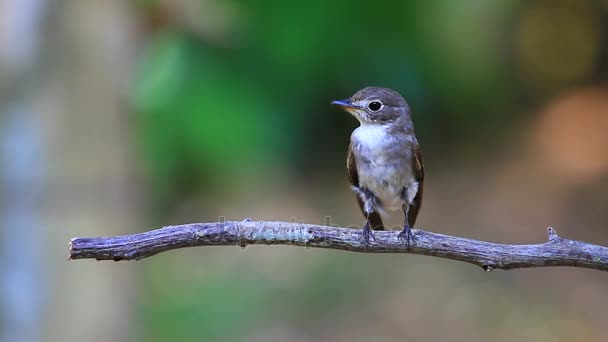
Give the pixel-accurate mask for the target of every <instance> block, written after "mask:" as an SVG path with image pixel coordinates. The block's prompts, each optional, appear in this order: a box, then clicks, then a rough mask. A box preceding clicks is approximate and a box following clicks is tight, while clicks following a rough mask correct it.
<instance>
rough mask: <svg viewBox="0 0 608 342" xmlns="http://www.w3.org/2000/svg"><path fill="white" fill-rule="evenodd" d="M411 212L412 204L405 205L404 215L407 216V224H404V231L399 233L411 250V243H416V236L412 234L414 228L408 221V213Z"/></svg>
mask: <svg viewBox="0 0 608 342" xmlns="http://www.w3.org/2000/svg"><path fill="white" fill-rule="evenodd" d="M409 211H410V204H407V203H406V204H404V205H403V214H405V223H404V224H403V230H402V231H401V233H399V239H400V240H405V246H406V247H407V249H410V245H411V242H412V241H414V234H412V228H411V227H410V222H409V220H408V213H409Z"/></svg>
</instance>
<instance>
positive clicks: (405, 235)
mask: <svg viewBox="0 0 608 342" xmlns="http://www.w3.org/2000/svg"><path fill="white" fill-rule="evenodd" d="M398 238H399V240H401V241H405V246H406V248H407V249H410V247H411V245H412V242H415V241H416V239H415V238H414V234H413V233H412V229H411V228H410V225H409V224H405V226H404V227H403V230H402V231H401V233H399V235H398Z"/></svg>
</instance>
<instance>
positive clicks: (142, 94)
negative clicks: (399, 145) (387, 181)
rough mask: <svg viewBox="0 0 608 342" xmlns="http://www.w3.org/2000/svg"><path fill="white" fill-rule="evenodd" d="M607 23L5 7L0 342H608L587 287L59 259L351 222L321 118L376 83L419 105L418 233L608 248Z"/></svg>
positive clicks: (297, 262)
mask: <svg viewBox="0 0 608 342" xmlns="http://www.w3.org/2000/svg"><path fill="white" fill-rule="evenodd" d="M606 23H608V1H606V0H578V1H567V0H553V1H549V0H544V1H541V0H530V1H509V0H495V1H482V0H461V1H456V0H445V1H439V0H436V1H396V0H395V1H389V0H376V1H363V0H351V1H321V0H310V1H307V2H289V1H279V0H267V1H259V0H257V1H256V0H250V1H243V0H173V1H170V0H157V1H153V0H150V1H143V0H142V1H124V0H79V1H76V0H72V1H65V0H64V1H54V2H51V1H48V0H0V227H1V229H0V239H1V240H0V254H1V255H0V274H1V276H0V285H1V286H0V340H1V341H7V342H9V341H10V342H13V341H82V340H86V341H170V340H175V341H219V340H222V341H224V340H229V341H309V340H321V341H330V340H331V341H350V340H354V341H370V340H378V341H403V340H412V341H445V340H448V339H449V340H450V341H488V340H492V341H606V340H608V324H606V323H608V311H606V307H608V297H607V296H606V293H607V289H608V274H606V273H602V272H599V271H590V270H581V269H574V268H547V269H530V270H516V271H509V272H493V273H485V272H482V270H481V269H479V268H477V267H474V266H471V265H468V264H463V263H459V262H454V261H448V260H441V259H435V258H430V257H421V256H408V255H360V254H353V253H345V252H339V251H329V250H316V249H315V250H310V251H307V250H305V249H302V248H293V247H280V246H273V247H266V246H250V247H247V248H246V249H245V250H244V251H242V250H240V249H239V248H237V247H234V248H232V247H222V248H217V247H216V248H192V249H182V250H177V251H172V252H167V253H164V254H161V255H158V256H155V257H152V258H149V259H145V260H142V261H139V262H119V263H111V262H99V263H98V262H94V261H72V262H68V261H67V243H68V241H69V239H70V238H71V237H74V236H99V235H102V236H105V235H117V234H130V233H135V232H141V231H145V230H149V229H153V228H158V227H161V226H163V225H169V224H179V223H187V222H206V221H216V220H218V219H219V218H220V217H226V218H227V219H229V220H233V219H234V220H241V219H244V218H246V217H250V218H252V219H259V220H281V221H289V220H291V219H295V220H297V221H304V222H308V223H329V222H330V223H331V224H338V225H342V226H347V225H359V226H360V225H361V224H362V223H363V217H362V215H361V214H360V213H359V209H358V207H357V205H356V202H355V200H354V196H353V194H352V193H351V191H350V187H349V184H348V181H347V179H346V171H345V151H346V148H347V145H348V141H349V135H350V132H351V131H352V130H353V129H354V128H355V127H356V126H357V123H356V120H355V119H354V118H352V117H350V116H349V115H348V114H346V113H344V112H341V111H340V110H338V109H336V108H332V107H331V106H330V105H329V103H330V101H331V100H333V99H340V98H345V97H348V96H350V95H352V94H353V93H354V92H355V91H356V90H358V89H359V88H362V87H364V86H369V85H375V86H384V87H389V88H393V89H395V90H397V91H399V92H400V93H401V94H403V95H404V97H405V98H406V99H407V100H408V102H409V103H410V105H411V107H412V112H413V120H414V123H415V126H416V132H417V136H418V140H419V141H420V143H421V145H422V149H423V152H424V157H425V164H426V170H427V171H426V173H427V175H426V184H425V202H424V205H423V207H422V210H421V215H420V217H419V219H418V225H419V228H423V229H426V230H430V231H434V232H439V233H445V234H452V235H459V236H465V237H470V238H476V239H482V240H489V241H496V242H502V243H536V242H541V241H544V240H545V239H546V227H547V226H553V227H555V228H556V229H557V231H558V233H559V234H561V235H563V236H566V237H568V238H572V239H577V240H585V241H590V242H594V243H597V244H603V245H608V232H607V231H606V222H607V221H608V210H607V208H608V207H607V202H606V199H607V198H608V134H607V132H608V87H607V85H606V83H607V81H608V25H607V24H606ZM400 222H401V217H399V216H397V217H394V218H393V221H390V220H389V223H392V224H399V223H400Z"/></svg>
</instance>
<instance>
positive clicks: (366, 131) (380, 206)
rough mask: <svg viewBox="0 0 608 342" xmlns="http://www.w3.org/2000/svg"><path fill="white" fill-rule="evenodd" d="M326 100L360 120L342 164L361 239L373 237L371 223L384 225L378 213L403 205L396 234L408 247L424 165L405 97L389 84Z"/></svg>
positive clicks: (411, 237)
mask: <svg viewBox="0 0 608 342" xmlns="http://www.w3.org/2000/svg"><path fill="white" fill-rule="evenodd" d="M332 104H334V105H338V106H341V107H342V108H343V109H344V110H346V111H347V112H349V113H350V114H352V115H353V116H354V117H355V118H357V120H359V123H360V124H361V125H360V126H359V127H358V128H357V129H355V130H354V131H353V133H352V135H351V137H350V146H349V148H348V157H347V159H346V166H347V169H348V179H349V180H350V183H351V184H352V188H353V191H354V192H355V194H356V197H357V201H358V203H359V207H360V208H361V211H362V212H363V215H364V216H365V218H366V222H365V226H364V227H363V240H364V242H365V244H366V245H367V244H368V243H369V238H370V235H371V236H372V237H373V234H372V233H371V229H374V230H384V226H383V224H382V218H381V216H380V214H381V213H382V214H384V213H386V212H387V211H396V210H403V213H404V215H405V223H404V225H403V231H402V232H401V233H400V234H399V238H400V239H402V240H404V241H405V243H406V244H407V247H408V248H409V246H410V242H411V240H412V239H413V236H412V231H411V227H412V226H413V225H414V224H415V223H416V216H418V211H419V210H420V206H421V204H422V187H423V182H424V167H423V164H422V155H421V153H420V146H419V145H418V141H417V140H416V135H415V134H414V125H413V123H412V118H411V117H410V108H409V106H408V104H407V102H405V100H404V99H403V97H401V95H399V94H398V93H397V92H395V91H393V90H390V89H386V88H377V87H368V88H364V89H361V90H359V91H358V92H357V93H355V95H353V96H352V97H351V98H349V99H346V100H339V101H333V102H332Z"/></svg>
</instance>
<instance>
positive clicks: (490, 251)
mask: <svg viewBox="0 0 608 342" xmlns="http://www.w3.org/2000/svg"><path fill="white" fill-rule="evenodd" d="M413 232H414V239H415V240H414V242H413V244H412V247H411V248H410V250H407V248H406V247H405V244H404V243H403V242H402V241H401V240H399V238H398V237H397V235H398V234H399V233H398V232H396V231H378V232H374V233H373V234H374V236H373V238H372V239H370V242H369V244H368V246H367V247H366V246H365V245H364V244H363V243H362V240H361V236H362V234H361V230H360V229H349V228H341V227H329V226H318V225H312V224H300V223H288V222H263V221H251V220H245V221H224V222H212V223H192V224H184V225H179V226H168V227H164V228H161V229H156V230H152V231H149V232H145V233H140V234H133V235H125V236H112V237H95V238H74V239H72V240H71V241H70V259H97V260H114V261H119V260H137V259H143V258H147V257H149V256H152V255H155V254H158V253H161V252H164V251H168V250H172V249H178V248H183V247H193V246H241V247H245V246H247V245H256V244H257V245H292V246H305V247H318V248H330V249H341V250H346V251H352V252H365V253H411V254H422V255H430V256H435V257H439V258H445V259H451V260H458V261H464V262H468V263H471V264H474V265H478V266H481V267H483V269H484V270H486V271H492V270H494V269H503V270H510V269H515V268H527V267H542V266H575V267H584V268H592V269H597V270H603V271H608V248H606V247H602V246H598V245H592V244H588V243H585V242H580V241H574V240H567V239H564V238H561V237H559V236H558V235H557V233H556V232H555V230H553V228H549V229H548V235H549V238H548V241H547V242H545V243H542V244H535V245H505V244H497V243H491V242H484V241H478V240H471V239H465V238H460V237H455V236H449V235H442V234H436V233H431V232H426V231H423V230H419V229H415V230H413Z"/></svg>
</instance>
